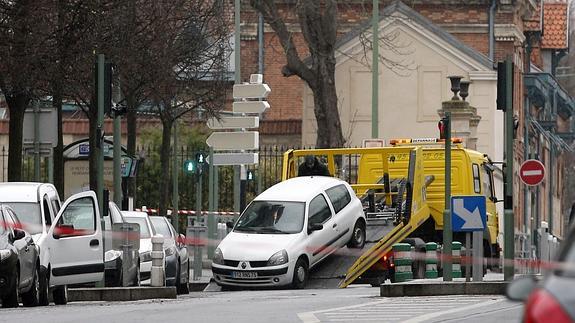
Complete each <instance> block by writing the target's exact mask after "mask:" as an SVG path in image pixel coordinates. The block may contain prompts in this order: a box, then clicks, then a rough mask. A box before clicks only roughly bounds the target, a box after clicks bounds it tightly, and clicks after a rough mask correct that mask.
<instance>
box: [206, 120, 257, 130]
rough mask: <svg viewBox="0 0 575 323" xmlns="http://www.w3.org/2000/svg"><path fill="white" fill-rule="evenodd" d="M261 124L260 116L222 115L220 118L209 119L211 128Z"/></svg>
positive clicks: (244, 126) (231, 127)
mask: <svg viewBox="0 0 575 323" xmlns="http://www.w3.org/2000/svg"><path fill="white" fill-rule="evenodd" d="M259 126H260V118H258V117H222V118H221V119H220V120H218V119H216V118H212V119H210V120H208V128H210V129H241V128H257V127H259Z"/></svg>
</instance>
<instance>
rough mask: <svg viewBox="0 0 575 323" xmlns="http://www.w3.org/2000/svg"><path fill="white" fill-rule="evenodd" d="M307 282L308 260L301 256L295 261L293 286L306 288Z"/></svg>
mask: <svg viewBox="0 0 575 323" xmlns="http://www.w3.org/2000/svg"><path fill="white" fill-rule="evenodd" d="M306 283H307V262H306V261H305V259H304V258H299V259H298V260H297V262H296V263H295V268H294V271H293V279H292V283H291V284H292V287H293V288H294V289H304V288H305V285H306Z"/></svg>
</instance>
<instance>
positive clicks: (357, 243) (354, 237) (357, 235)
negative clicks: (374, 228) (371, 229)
mask: <svg viewBox="0 0 575 323" xmlns="http://www.w3.org/2000/svg"><path fill="white" fill-rule="evenodd" d="M364 245H365V224H364V223H363V221H361V220H357V221H356V222H355V225H354V226H353V232H352V234H351V239H350V240H349V242H348V243H347V247H348V248H358V249H360V248H363V246H364Z"/></svg>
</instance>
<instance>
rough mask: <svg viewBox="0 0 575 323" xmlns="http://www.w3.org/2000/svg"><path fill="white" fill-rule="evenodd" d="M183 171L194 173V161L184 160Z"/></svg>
mask: <svg viewBox="0 0 575 323" xmlns="http://www.w3.org/2000/svg"><path fill="white" fill-rule="evenodd" d="M184 170H185V171H186V172H188V173H194V172H195V171H196V165H194V161H193V160H186V161H185V162H184Z"/></svg>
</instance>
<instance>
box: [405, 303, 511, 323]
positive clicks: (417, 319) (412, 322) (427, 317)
mask: <svg viewBox="0 0 575 323" xmlns="http://www.w3.org/2000/svg"><path fill="white" fill-rule="evenodd" d="M504 300H505V299H503V298H501V299H495V300H489V301H485V302H481V303H479V304H473V305H468V306H463V307H457V308H454V309H450V310H446V311H441V312H435V313H429V314H425V315H421V316H418V317H414V318H412V319H409V320H407V321H403V323H419V322H423V321H427V320H430V319H432V318H436V317H438V316H442V315H446V314H453V313H457V312H462V311H468V310H471V309H474V308H478V307H484V306H487V305H492V304H495V303H499V302H503V301H504Z"/></svg>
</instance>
